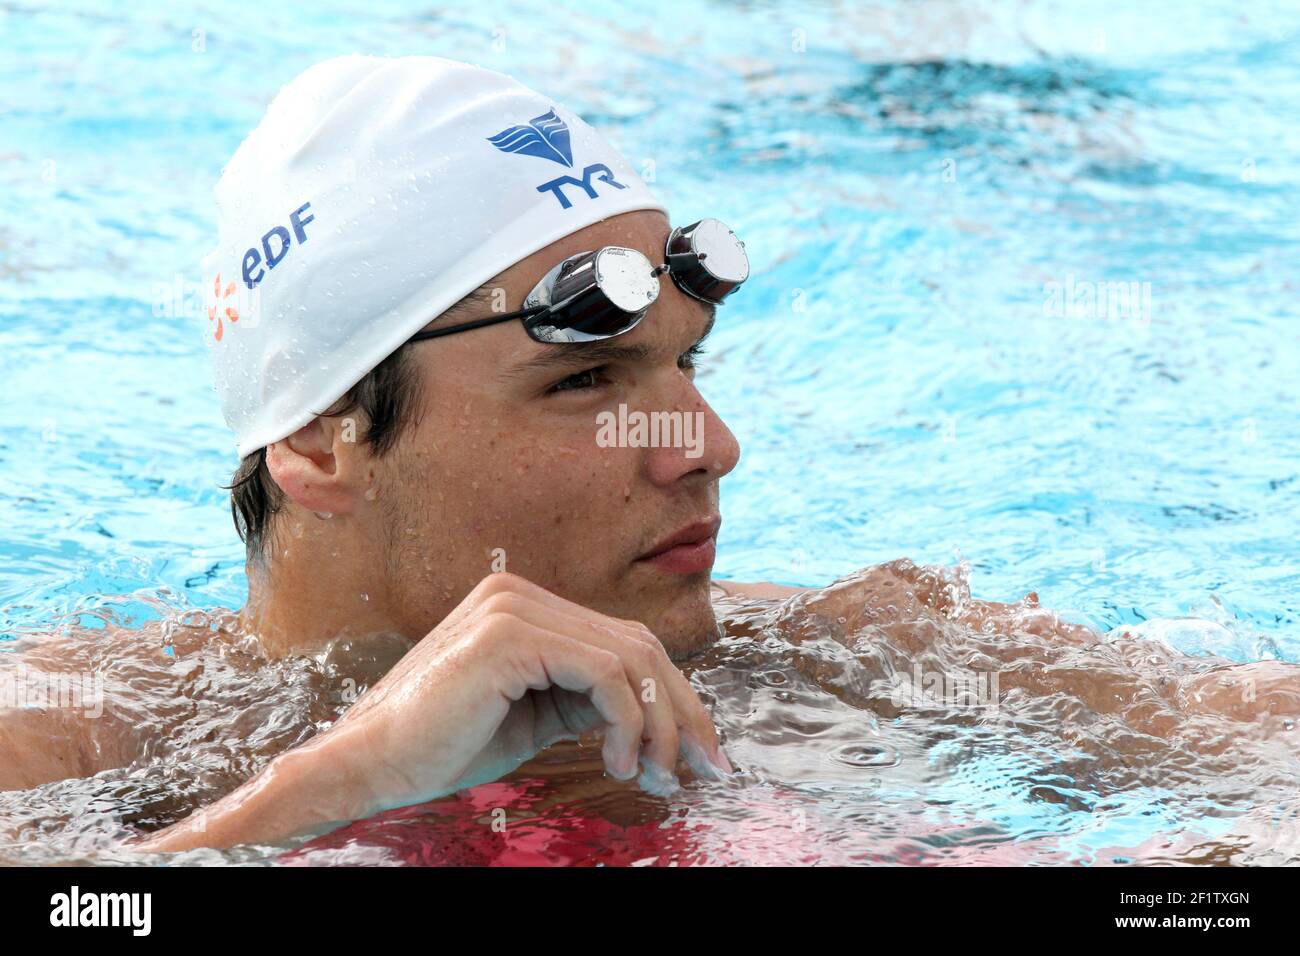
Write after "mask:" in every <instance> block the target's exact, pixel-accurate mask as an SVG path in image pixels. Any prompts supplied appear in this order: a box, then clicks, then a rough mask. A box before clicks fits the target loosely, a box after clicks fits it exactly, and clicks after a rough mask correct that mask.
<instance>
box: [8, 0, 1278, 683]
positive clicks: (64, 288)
mask: <svg viewBox="0 0 1300 956" xmlns="http://www.w3.org/2000/svg"><path fill="white" fill-rule="evenodd" d="M352 52H365V53H377V54H392V55H398V54H412V53H427V54H436V55H441V56H450V57H456V58H459V59H464V60H469V61H471V62H475V63H478V64H480V65H483V66H488V67H492V68H495V69H500V70H503V71H506V72H510V73H512V74H513V75H515V76H517V77H518V78H519V79H520V80H521V81H523V82H524V83H526V84H528V85H530V86H533V87H535V88H537V89H539V90H542V91H545V92H547V93H549V94H551V95H553V96H555V97H556V98H557V99H558V100H559V101H561V102H563V103H565V104H566V105H568V106H569V107H570V108H571V109H573V110H575V111H576V112H578V113H579V114H580V115H582V116H583V117H584V118H585V119H587V120H588V121H589V122H591V123H592V124H593V125H595V126H597V127H598V128H600V129H602V130H603V131H604V132H605V133H606V134H607V135H608V136H609V138H610V139H611V140H612V141H614V143H615V144H616V145H618V146H619V148H621V149H622V150H623V152H624V153H625V155H626V156H627V157H628V159H629V160H630V161H631V162H632V163H633V164H634V165H635V166H636V167H637V168H638V169H639V170H643V171H645V172H646V173H647V175H646V178H648V179H651V180H652V186H653V188H654V189H655V190H656V191H657V192H658V193H659V194H660V195H661V196H662V198H663V199H664V200H665V201H666V202H667V204H668V205H669V207H670V208H671V209H672V210H673V211H674V217H675V219H676V220H677V221H678V222H682V223H686V222H690V221H693V220H695V219H697V218H700V217H702V216H716V217H718V218H721V219H723V220H724V221H726V222H728V223H729V224H732V225H733V226H734V227H735V228H736V230H737V231H738V232H739V233H740V234H741V235H742V237H743V238H744V239H745V241H746V243H747V246H748V249H749V252H750V255H751V257H752V260H753V265H754V275H753V279H752V280H751V282H750V283H749V284H748V285H747V286H746V288H745V289H744V291H743V293H741V294H739V295H738V296H737V297H736V298H735V299H734V300H733V301H732V302H731V303H730V304H728V305H727V306H726V308H725V310H724V311H723V314H722V321H720V323H719V325H718V328H717V330H716V332H715V333H714V337H713V339H712V341H711V348H710V354H709V356H708V357H707V358H706V366H705V371H704V372H703V373H702V383H703V387H704V389H705V392H706V395H707V397H708V398H709V399H710V400H711V402H712V403H713V404H714V406H715V407H716V408H717V409H718V411H719V412H720V414H721V415H722V416H723V417H724V419H726V420H727V421H728V423H729V424H730V425H731V427H732V429H733V430H734V431H735V432H736V433H737V435H738V436H739V438H740V439H741V442H742V448H743V458H742V461H741V464H740V466H739V468H738V469H737V471H736V472H735V473H734V474H733V476H732V477H730V478H729V479H727V480H726V481H725V483H724V486H723V487H724V500H723V506H724V517H725V522H726V523H725V527H724V533H723V539H722V548H721V551H720V557H719V564H718V573H719V575H720V576H725V577H736V578H740V579H748V580H756V579H762V580H775V581H781V582H787V583H797V584H821V583H826V582H829V581H830V580H832V579H834V578H835V577H837V576H840V575H842V574H845V573H848V572H849V571H851V570H853V569H856V568H859V567H862V566H864V565H867V564H872V563H876V562H880V561H884V560H889V559H892V558H895V557H899V556H904V555H906V556H910V557H912V558H914V559H916V560H918V561H926V562H938V563H947V564H951V563H954V562H956V561H958V560H966V561H969V562H970V565H971V572H972V586H973V589H974V592H975V593H976V595H977V596H980V597H984V598H990V599H997V600H1014V599H1017V598H1019V597H1020V596H1022V595H1023V594H1024V593H1025V592H1026V591H1028V590H1030V589H1033V590H1036V591H1037V592H1038V594H1039V596H1040V600H1041V602H1042V604H1043V605H1045V606H1051V607H1056V608H1060V609H1062V610H1064V611H1066V612H1068V613H1069V614H1070V615H1071V616H1073V617H1075V618H1077V619H1080V620H1087V621H1090V622H1092V623H1093V624H1095V625H1097V626H1099V627H1103V628H1107V627H1111V626H1114V625H1116V624H1120V623H1134V622H1139V621H1142V620H1145V619H1148V618H1151V617H1176V616H1182V615H1194V616H1199V617H1207V618H1211V619H1213V620H1216V621H1219V622H1221V623H1224V624H1225V625H1227V630H1225V631H1223V632H1222V633H1223V634H1224V635H1226V636H1225V637H1224V638H1223V639H1222V641H1220V642H1218V643H1213V642H1212V646H1204V642H1203V641H1199V642H1198V643H1197V646H1186V647H1184V648H1183V649H1184V650H1187V651H1189V652H1194V653H1200V652H1204V651H1214V652H1216V653H1219V654H1223V655H1226V656H1228V657H1231V658H1234V659H1237V660H1248V659H1258V658H1267V657H1281V658H1284V659H1288V660H1292V661H1300V626H1298V625H1297V619H1298V616H1300V568H1298V565H1300V561H1298V558H1300V545H1298V544H1297V539H1298V538H1300V418H1298V416H1297V414H1296V408H1297V398H1300V344H1298V343H1297V338H1298V336H1297V323H1296V307H1295V302H1296V297H1297V294H1298V293H1300V268H1298V267H1297V262H1298V261H1300V255H1298V254H1297V252H1298V250H1297V239H1298V238H1300V204H1298V203H1297V200H1296V196H1297V195H1300V167H1298V166H1297V162H1296V157H1297V155H1298V154H1300V8H1297V6H1296V5H1295V4H1281V3H1278V4H1272V3H1252V4H1249V5H1238V4H1233V3H1172V2H1171V3H1143V4H1132V3H1130V2H1119V0H1115V2H1088V3H1046V2H1038V3H1021V4H1010V3H1007V4H999V3H992V2H985V3H951V4H948V3H932V4H908V3H900V4H892V3H880V4H876V3H872V4H831V3H781V4H768V3H759V2H751V3H746V4H724V3H712V4H695V3H679V2H672V0H669V2H663V3H657V4H654V5H653V6H646V7H643V8H632V9H629V8H628V7H627V6H626V5H624V4H615V3H602V2H593V3H588V4H584V5H583V9H582V12H581V15H578V14H577V12H576V11H569V12H561V10H560V8H557V7H556V6H555V5H553V4H536V5H528V4H522V3H485V4H473V5H469V6H465V5H461V4H455V5H451V4H448V5H433V4H428V5H416V6H413V5H411V4H408V3H398V2H386V0H372V2H368V3H366V4H356V3H342V2H324V3H315V4H312V5H301V6H299V5H289V4H284V5H268V4H265V3H260V2H238V3H223V4H220V5H216V4H183V3H170V2H169V3H153V4H147V3H141V4H129V5H123V4H114V3H103V4H95V3H84V2H71V3H60V4H57V5H52V6H50V7H48V8H44V7H36V6H29V5H26V4H15V3H6V4H0V389H3V401H2V402H0V522H2V526H3V528H4V534H3V543H2V544H0V548H2V549H3V550H2V551H0V555H2V556H3V560H2V561H0V633H6V634H12V633H16V632H18V631H23V630H29V629H32V628H39V627H41V626H42V625H43V624H45V623H46V622H48V621H50V620H53V619H54V618H55V617H57V616H59V615H63V614H68V613H78V612H87V611H94V610H95V609H96V608H98V607H100V606H101V605H104V604H108V605H110V606H112V607H114V608H116V609H117V611H118V612H119V613H121V614H123V615H125V616H126V617H127V618H134V619H139V618H145V617H154V616H157V615H158V614H159V613H161V608H162V607H164V606H175V605H178V604H179V605H185V604H188V605H193V606H197V607H212V606H218V605H220V606H228V607H233V606H238V605H240V604H242V602H243V600H244V597H245V594H246V581H245V577H244V572H243V561H242V556H243V552H242V546H241V544H240V542H239V541H238V539H237V537H236V535H235V532H234V529H233V526H232V523H231V519H230V513H229V510H228V498H227V495H226V493H225V492H223V491H222V490H221V489H220V488H219V485H220V484H221V483H222V482H224V481H227V480H228V479H229V477H230V474H231V472H232V471H233V469H234V467H235V465H236V463H237V460H236V456H235V452H234V446H233V441H232V439H231V436H230V433H229V432H228V431H227V430H226V428H225V426H224V423H223V422H222V420H221V416H220V412H219V409H218V406H217V401H216V397H215V394H214V392H213V390H212V387H211V375H210V370H209V367H208V363H207V356H206V350H205V347H204V345H203V343H202V340H201V336H202V333H203V332H204V329H205V326H206V319H205V316H204V314H203V312H202V311H201V304H202V300H201V293H200V290H199V283H200V275H199V271H198V262H199V259H200V258H201V257H202V255H203V254H204V253H206V252H207V251H208V249H209V248H210V246H211V245H212V244H213V243H214V239H215V216H214V210H213V204H212V199H211V190H212V186H213V185H214V183H215V182H216V180H217V178H218V176H219V174H220V171H221V167H222V164H223V163H224V162H225V161H226V160H227V159H228V158H229V157H230V155H231V154H232V153H233V152H234V150H235V148H236V147H237V146H238V145H239V143H240V141H241V139H242V138H243V136H244V135H245V134H246V133H247V132H248V131H249V130H250V129H251V128H252V127H253V126H254V125H255V124H256V123H257V121H258V120H259V118H260V116H261V114H262V112H263V110H264V109H265V107H266V105H267V103H268V102H269V101H270V99H271V98H272V96H273V95H274V94H275V93H276V91H277V90H278V89H279V88H280V87H281V86H282V85H283V84H285V83H286V82H288V81H289V80H290V79H291V78H292V77H294V76H295V75H296V74H297V73H299V72H300V71H301V70H303V69H304V68H306V67H307V66H309V65H311V64H312V63H314V62H316V61H318V60H320V59H322V58H325V57H328V56H333V55H337V54H344V53H352ZM1097 289H1108V290H1111V298H1110V301H1109V303H1108V304H1107V305H1101V304H1099V301H1098V299H1097V298H1096V296H1095V295H1090V290H1092V291H1095V290H1097ZM1054 290H1055V291H1054ZM1117 297H1120V298H1118V299H1117ZM1116 302H1118V307H1116ZM121 595H128V596H129V597H128V598H122V597H120V596H121ZM159 598H161V602H162V603H161V604H160V603H159V602H158V600H157V599H159ZM83 620H85V621H86V622H87V623H91V622H93V621H94V620H96V618H95V617H93V616H92V615H85V616H84V618H83Z"/></svg>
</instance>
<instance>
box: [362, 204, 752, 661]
mask: <svg viewBox="0 0 1300 956" xmlns="http://www.w3.org/2000/svg"><path fill="white" fill-rule="evenodd" d="M669 229H670V227H669V224H668V221H667V219H666V218H665V217H664V216H663V215H662V214H660V213H658V212H655V211H644V212H634V213H627V214H625V215H621V216H616V217H614V218H612V219H609V220H606V221H605V222H602V223H598V224H596V225H593V226H589V227H587V228H585V229H582V230H581V231H579V232H576V233H574V234H573V235H571V236H568V237H566V238H564V239H562V240H560V241H559V242H556V243H553V244H552V245H550V246H548V247H546V248H545V249H542V250H541V251H539V252H537V253H535V254H534V255H532V256H529V257H528V258H527V259H524V260H523V261H522V262H520V263H518V264H516V265H514V266H512V267H511V268H510V269H508V270H507V271H506V272H504V273H502V274H501V275H500V276H498V277H497V278H496V280H495V281H494V282H493V283H492V285H494V286H498V287H499V288H500V289H501V290H503V293H504V302H503V303H501V304H502V305H503V306H504V308H503V311H511V312H513V311H515V310H516V309H519V308H520V307H521V306H522V303H523V299H524V297H525V296H526V295H527V294H528V292H529V291H530V290H531V289H532V288H533V286H534V285H535V284H536V283H537V281H538V280H539V279H540V278H541V277H542V276H543V275H545V274H546V273H547V272H548V271H549V270H550V269H551V268H552V267H553V266H555V265H556V264H557V263H559V262H560V261H561V260H562V259H564V258H565V257H567V256H570V255H573V254H574V253H579V252H586V251H591V250H595V249H598V248H600V247H601V246H606V245H617V246H626V247H628V248H632V249H636V250H638V251H640V252H642V253H643V254H644V255H645V256H646V257H647V258H648V259H649V260H650V262H651V263H652V264H654V265H658V264H659V263H661V262H663V250H664V243H665V242H666V241H667V238H668V233H669ZM657 281H658V282H659V283H660V292H659V297H658V299H657V301H656V302H655V303H654V305H653V306H651V308H650V310H649V312H648V313H647V314H646V316H645V318H644V319H642V321H641V323H640V324H639V325H638V326H637V327H636V328H635V329H633V330H631V331H630V332H626V333H624V334H622V335H619V336H616V337H614V338H612V339H608V340H605V341H604V342H598V343H589V344H585V345H582V346H580V347H571V346H557V345H547V344H542V343H539V342H535V341H533V340H532V339H531V338H529V337H528V335H527V333H526V332H525V331H524V328H523V325H522V323H520V322H517V321H510V322H505V323H501V324H498V325H494V326H488V327H485V328H480V329H475V330H472V331H467V332H462V333H458V334H456V335H451V336H447V337H445V338H438V339H432V340H427V341H423V342H420V343H418V344H415V345H413V346H412V348H413V349H414V352H415V355H414V358H415V361H416V363H417V366H418V368H419V369H420V372H421V376H422V381H423V388H424V401H423V405H422V415H421V418H420V420H419V422H418V424H417V425H415V426H413V427H412V428H410V429H409V430H408V431H407V432H406V433H404V434H403V436H402V439H401V441H400V442H399V444H398V446H397V447H395V448H394V449H393V451H392V452H390V453H389V454H388V455H386V456H384V457H383V458H381V459H379V460H378V461H377V462H376V466H377V475H376V478H377V488H378V490H379V492H380V497H379V498H378V499H377V501H376V504H378V505H379V506H380V507H379V511H378V513H379V514H380V515H381V518H379V520H380V521H381V522H382V523H383V524H384V528H383V531H384V532H385V536H386V541H387V545H386V552H387V557H388V569H389V579H390V582H391V589H390V590H391V596H392V598H393V600H394V603H395V604H397V605H398V607H399V610H400V613H401V614H402V615H403V618H402V619H403V621H404V623H406V625H407V626H408V629H409V630H410V631H411V632H413V633H421V632H422V631H427V630H428V629H429V628H430V627H432V626H433V625H434V624H435V623H436V622H437V621H438V620H440V619H441V618H442V617H443V616H445V615H446V614H447V613H448V612H449V611H450V610H451V609H452V608H453V607H454V606H455V605H456V604H457V603H459V601H460V600H461V599H462V598H463V597H464V596H465V595H466V594H467V593H468V592H469V591H470V590H471V589H472V588H473V587H474V585H475V584H477V583H478V581H479V580H480V579H482V578H483V576H484V575H486V574H488V573H490V572H491V571H493V570H507V571H511V572H514V573H516V574H520V575H522V576H524V577H526V578H528V579H530V580H532V581H534V582H535V583H537V584H539V585H541V586H542V587H545V588H547V589H549V590H551V591H554V592H555V593H557V594H559V595H561V596H562V597H565V598H568V599H569V600H571V601H574V602H577V603H579V604H582V605H585V606H587V607H590V608H592V609H594V610H597V611H600V612H602V613H605V614H609V615H612V616H615V617H620V618H625V619H631V620H637V621H640V622H642V623H643V624H645V625H646V626H647V627H649V628H650V630H651V631H653V632H654V633H655V634H656V635H657V636H658V637H659V639H660V640H661V641H662V642H663V643H664V645H665V647H666V648H667V649H668V651H669V652H670V653H672V654H677V655H681V654H684V653H686V652H689V651H690V650H691V649H692V648H694V647H697V646H699V645H700V644H701V643H704V642H706V641H708V640H709V639H711V637H712V636H713V629H714V627H715V622H714V617H713V610H712V606H711V604H710V602H709V579H710V571H709V567H710V566H711V565H712V545H711V543H710V542H709V541H708V540H703V541H701V539H707V538H708V537H709V536H710V533H711V532H712V531H713V528H714V526H715V523H716V522H717V521H718V520H719V505H718V479H719V478H721V477H722V476H723V475H725V474H727V472H729V471H731V469H732V468H734V467H735V465H736V460H737V458H738V457H739V447H738V446H737V444H736V439H735V437H734V436H733V435H732V434H731V432H730V431H729V430H728V429H727V427H726V426H725V425H724V424H723V423H722V421H721V419H719V418H718V417H717V415H715V414H714V412H713V410H712V409H711V408H709V406H708V405H707V404H706V403H705V401H704V399H703V398H702V397H701V396H700V393H699V392H698V391H697V390H696V388H695V384H694V379H695V372H694V370H693V368H692V360H693V356H692V355H691V351H692V347H693V346H695V345H697V343H699V341H700V340H701V338H702V337H703V336H704V335H705V334H706V332H707V331H708V328H709V326H710V325H711V318H712V316H711V312H712V309H711V307H709V306H707V305H705V304H704V303H702V302H699V301H698V300H696V299H693V298H691V297H690V296H688V295H686V294H685V293H683V292H682V291H681V290H679V289H678V288H677V286H676V285H675V284H674V283H673V281H672V279H671V277H669V276H668V275H663V276H660V277H659V279H658V280H657ZM485 314H487V315H490V314H491V310H490V308H489V309H486V310H485ZM474 317H477V316H474ZM466 318H473V317H466ZM461 320H462V319H459V318H458V319H457V320H456V321H461ZM430 327H432V328H436V327H437V324H436V323H435V324H434V325H432V326H430ZM620 405H625V406H626V415H625V416H624V417H625V420H626V421H628V422H629V423H635V421H636V420H637V416H636V415H634V413H638V412H639V413H643V414H644V415H645V416H646V420H647V421H658V422H659V423H660V424H661V425H662V424H665V423H671V422H672V418H676V419H677V420H678V423H679V429H678V432H677V435H676V439H677V447H628V445H629V444H631V442H627V441H624V442H621V443H620V444H621V447H620V444H614V445H613V446H612V447H608V446H609V444H610V442H609V440H610V439H611V438H614V439H618V438H619V434H618V428H617V425H613V426H611V416H612V420H613V421H614V422H617V420H618V419H619V406H620ZM664 412H670V413H676V414H675V415H673V416H672V418H665V417H663V416H662V415H661V416H660V417H659V418H658V419H651V418H650V416H651V414H652V413H664ZM600 413H609V414H608V415H606V416H604V417H603V418H602V417H600ZM696 413H700V414H696ZM602 424H603V425H604V426H605V428H604V431H603V432H602V430H601V426H602ZM697 426H702V428H697ZM668 431H669V430H668V429H666V428H665V429H664V432H668ZM629 434H630V435H631V437H632V440H633V441H636V436H635V434H634V433H632V432H631V431H630V430H627V431H625V432H624V436H625V437H626V436H627V435H629ZM652 434H654V433H653V432H651V431H649V429H647V431H646V432H645V441H650V440H651V438H650V436H651V435H652ZM688 439H689V443H688V441H687V440H688ZM638 444H641V445H644V444H645V442H638ZM684 530H685V531H686V536H687V537H688V538H692V539H694V540H695V541H697V542H700V543H696V544H693V545H692V544H687V545H684V546H682V547H678V548H675V549H673V550H671V551H670V552H667V553H661V554H660V555H659V556H658V557H654V556H653V555H654V553H655V552H656V551H661V550H662V548H661V546H662V545H663V544H664V543H665V541H666V540H667V539H669V538H671V537H672V536H674V535H677V534H678V533H679V532H683V531H684ZM714 533H716V532H714Z"/></svg>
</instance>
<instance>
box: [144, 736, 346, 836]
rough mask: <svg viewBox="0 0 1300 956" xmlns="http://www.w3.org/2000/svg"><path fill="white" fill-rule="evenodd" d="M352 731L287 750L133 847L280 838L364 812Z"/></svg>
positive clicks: (309, 831)
mask: <svg viewBox="0 0 1300 956" xmlns="http://www.w3.org/2000/svg"><path fill="white" fill-rule="evenodd" d="M354 736H355V733H354V731H353V730H352V728H339V729H337V730H336V731H334V732H332V733H330V734H325V735H322V736H320V737H316V738H314V739H313V740H310V741H308V742H307V743H305V744H303V745H302V746H300V747H296V748H294V749H293V750H290V751H286V752H285V753H283V754H281V755H280V756H278V757H276V758H275V759H274V760H272V761H271V763H270V764H269V765H267V766H266V768H264V769H263V770H262V772H261V773H259V774H257V776H255V777H253V779H251V780H249V781H248V782H247V783H245V784H244V785H243V786H241V787H240V788H239V789H238V790H235V791H234V792H233V793H230V794H228V795H227V796H225V797H223V798H222V799H220V800H218V801H217V802H216V803H214V804H212V805H210V806H207V807H202V808H201V809H199V810H196V811H195V812H194V813H192V814H190V816H188V817H186V818H185V819H184V820H182V821H180V822H179V823H175V824H173V825H172V826H170V827H168V828H167V829H165V830H161V831H159V832H158V833H155V834H153V835H152V836H150V837H148V838H146V839H144V840H142V841H140V842H138V843H135V844H133V846H134V848H135V849H139V850H147V851H152V852H176V851H180V850H192V849H195V848H198V847H211V848H214V849H224V848H226V847H232V846H237V845H239V844H243V843H279V842H281V841H284V840H287V839H289V838H291V837H294V836H299V835H303V834H307V833H311V832H313V831H318V830H323V829H327V828H328V827H329V825H330V824H335V823H345V822H347V821H350V820H355V819H360V818H363V817H365V816H367V815H368V814H369V811H370V808H369V807H367V806H366V805H365V802H364V801H363V800H362V799H360V798H359V796H358V794H360V793H362V792H363V788H362V787H361V786H360V784H361V783H362V781H358V780H356V779H355V778H354V776H353V775H352V773H351V771H350V769H349V768H350V766H351V762H350V761H349V760H348V759H347V754H348V752H349V749H350V748H351V747H355V746H360V745H361V742H360V741H358V740H355V739H353V737H354Z"/></svg>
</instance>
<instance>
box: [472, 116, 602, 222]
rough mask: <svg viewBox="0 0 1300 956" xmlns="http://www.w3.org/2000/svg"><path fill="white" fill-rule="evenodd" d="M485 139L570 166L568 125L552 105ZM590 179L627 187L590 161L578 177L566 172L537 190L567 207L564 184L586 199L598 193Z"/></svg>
mask: <svg viewBox="0 0 1300 956" xmlns="http://www.w3.org/2000/svg"><path fill="white" fill-rule="evenodd" d="M487 140H488V142H489V143H491V144H492V145H493V146H495V147H496V148H497V149H499V150H501V151H502V152H503V153H521V154H523V155H524V156H536V157H538V158H539V159H549V160H550V161H551V162H553V163H559V164H560V165H561V166H565V167H568V168H569V169H572V168H573V149H572V147H571V146H570V144H569V127H568V125H567V124H565V122H564V120H562V119H560V117H559V116H557V115H556V112H555V108H554V107H552V108H551V109H550V110H548V111H547V112H545V113H543V114H542V115H541V116H534V117H533V118H532V119H530V120H529V121H528V124H527V125H526V126H523V125H521V126H511V127H509V128H508V129H503V130H502V131H501V132H499V133H497V134H496V135H495V136H489V137H488V138H487ZM593 179H594V180H596V181H598V182H602V183H608V184H609V185H611V186H613V187H615V188H616V189H626V188H627V186H626V185H624V184H623V183H620V182H619V181H618V180H617V179H615V178H614V173H613V172H612V171H611V170H610V168H609V167H608V166H606V165H605V164H604V163H593V164H592V165H590V166H586V167H584V168H583V170H582V178H581V179H578V178H576V177H574V176H568V175H566V176H561V177H559V178H558V179H552V180H551V181H550V182H546V183H542V184H541V185H540V186H538V187H537V191H538V192H539V193H544V192H549V193H551V194H553V195H554V196H555V198H556V200H557V201H558V202H559V204H560V208H561V209H569V208H571V207H572V206H573V203H572V202H570V201H569V197H568V196H566V195H565V194H564V187H565V186H581V187H582V189H583V190H584V191H585V192H586V194H587V198H588V199H595V198H596V197H597V195H598V194H597V192H596V190H595V188H594V187H593V186H592V181H593Z"/></svg>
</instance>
